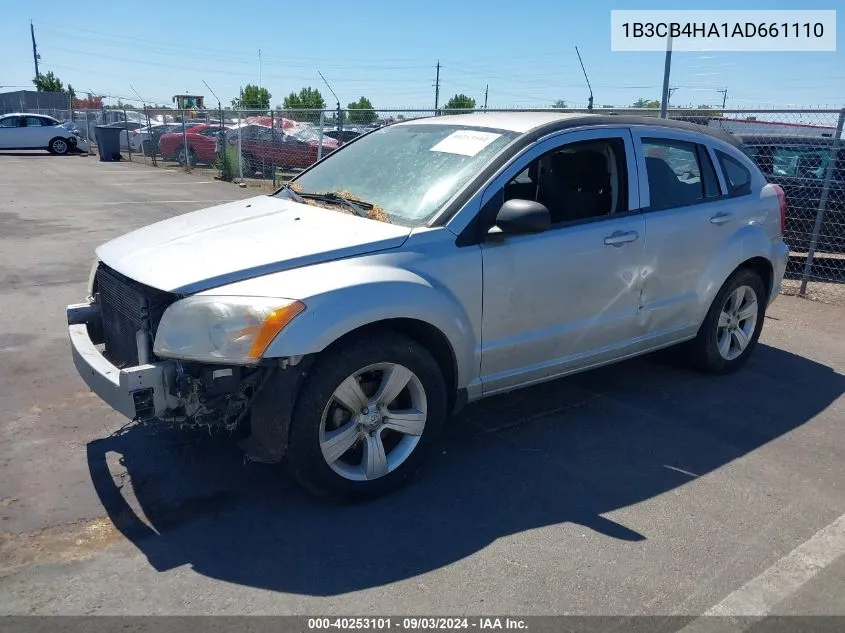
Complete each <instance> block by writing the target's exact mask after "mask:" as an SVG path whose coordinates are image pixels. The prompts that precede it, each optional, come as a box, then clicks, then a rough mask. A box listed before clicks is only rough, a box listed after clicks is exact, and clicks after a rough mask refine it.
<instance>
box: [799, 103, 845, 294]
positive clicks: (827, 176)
mask: <svg viewBox="0 0 845 633" xmlns="http://www.w3.org/2000/svg"><path fill="white" fill-rule="evenodd" d="M843 124H845V108H843V109H842V110H840V111H839V120H838V121H837V122H836V133H835V134H834V137H833V145H832V146H831V148H830V160H829V161H828V163H827V169H826V170H825V172H824V184H823V185H822V195H821V197H820V198H819V207H818V210H817V211H816V223H815V225H813V235H812V237H811V238H810V248H809V249H808V250H807V260H806V261H805V262H804V273H803V274H802V275H801V288H800V289H799V290H798V296H800V297H803V296H804V295H805V294H806V292H807V281H808V280H809V277H810V272H811V271H812V269H813V259H814V258H815V256H816V245H817V244H818V241H819V233H820V232H821V228H822V221H823V220H824V212H825V209H826V207H827V198H828V196H829V195H830V184H831V182H832V181H833V174H834V170H835V169H836V159H837V158H838V157H839V146H840V144H841V143H842V128H843Z"/></svg>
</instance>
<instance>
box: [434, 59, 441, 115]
mask: <svg viewBox="0 0 845 633" xmlns="http://www.w3.org/2000/svg"><path fill="white" fill-rule="evenodd" d="M439 104H440V60H439V59H438V60H437V75H436V78H435V80H434V116H437V106H438V105H439Z"/></svg>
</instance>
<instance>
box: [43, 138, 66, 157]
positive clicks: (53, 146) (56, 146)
mask: <svg viewBox="0 0 845 633" xmlns="http://www.w3.org/2000/svg"><path fill="white" fill-rule="evenodd" d="M47 149H48V150H49V152H50V153H51V154H55V155H56V156H64V155H65V154H67V153H68V152H69V151H70V143H69V142H68V141H67V139H63V138H62V137H61V136H57V137H56V138H54V139H52V140H51V141H50V144H49V145H48V146H47Z"/></svg>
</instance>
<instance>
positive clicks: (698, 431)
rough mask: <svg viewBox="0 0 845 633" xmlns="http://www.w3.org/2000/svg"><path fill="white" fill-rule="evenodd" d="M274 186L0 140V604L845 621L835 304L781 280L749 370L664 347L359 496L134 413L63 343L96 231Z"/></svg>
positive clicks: (51, 609) (531, 401) (474, 411)
mask: <svg viewBox="0 0 845 633" xmlns="http://www.w3.org/2000/svg"><path fill="white" fill-rule="evenodd" d="M257 193H258V192H257V191H256V190H250V189H241V188H238V187H237V186H234V185H232V184H229V183H222V182H219V181H216V180H213V179H209V178H208V176H207V175H204V174H184V173H181V172H178V171H168V170H164V169H155V168H150V167H145V166H143V165H138V164H128V163H116V164H113V163H101V162H99V161H98V160H97V159H96V157H84V156H81V157H77V156H70V157H53V156H49V155H47V154H43V155H42V154H40V153H29V154H27V153H15V154H11V153H8V154H0V227H2V229H0V411H2V415H0V614H243V613H250V614H341V615H342V614H350V613H353V614H393V615H402V614H441V615H443V614H460V613H464V614H491V613H492V614H517V615H529V614H534V615H536V614H596V615H623V614H624V615H670V614H671V615H700V614H704V613H717V614H727V615H743V614H752V615H755V614H756V615H765V614H769V613H784V614H797V615H808V614H838V615H845V600H843V590H842V587H845V557H843V554H845V519H843V518H842V517H843V514H845V468H843V463H845V433H843V421H845V396H843V393H845V336H843V334H845V308H843V307H841V306H839V307H837V306H830V305H823V304H820V303H815V302H811V301H807V300H802V299H798V298H794V297H781V298H779V299H778V300H777V301H776V302H775V304H774V305H773V306H772V307H771V309H770V313H769V316H768V318H767V320H766V325H765V327H764V330H763V335H762V338H761V345H760V346H759V348H758V349H757V350H756V352H755V354H754V356H753V357H752V359H751V361H750V362H749V364H748V365H747V366H746V368H744V369H743V370H742V371H741V372H739V373H737V374H735V375H733V376H729V377H725V378H713V377H706V376H701V375H699V374H696V373H692V372H689V371H687V370H684V369H680V368H678V367H677V366H675V365H674V364H673V363H672V362H671V359H669V358H667V357H665V356H663V355H658V356H654V357H648V358H643V359H637V360H633V361H629V362H625V363H622V364H619V365H616V366H613V367H607V368H604V369H601V370H596V371H593V372H589V373H585V374H581V375H578V376H573V377H570V378H568V379H564V380H560V381H555V382H552V383H547V384H544V385H540V386H537V387H534V388H531V389H526V390H522V391H520V392H516V393H513V394H510V395H506V396H500V397H496V398H493V399H490V400H487V401H484V402H481V403H479V404H477V405H473V406H470V407H468V408H467V409H466V410H465V411H464V412H463V413H462V414H461V415H460V416H459V417H458V418H457V419H456V420H454V421H453V422H452V423H451V424H450V426H449V429H448V433H447V437H446V438H445V441H444V444H443V447H442V451H441V452H440V453H439V455H437V456H436V458H435V459H434V460H432V462H431V463H430V464H429V466H428V468H427V469H426V471H425V473H424V475H423V477H422V478H421V479H420V480H419V481H417V482H415V483H414V484H413V485H411V486H409V487H407V488H405V489H403V490H401V491H400V492H398V493H396V494H394V495H392V496H390V497H387V498H384V499H380V500H378V501H376V502H373V503H369V504H366V505H361V506H342V507H337V506H328V505H325V504H322V503H321V502H319V501H317V500H315V499H313V498H311V497H310V496H308V495H307V494H305V493H303V492H301V491H300V490H299V488H298V487H297V486H296V485H295V484H294V483H293V482H292V481H291V480H290V479H289V478H288V476H287V475H286V474H285V472H284V470H283V469H282V468H281V467H279V466H277V465H263V464H255V463H246V462H245V461H244V459H243V456H242V455H241V454H240V453H239V451H238V450H237V448H236V447H234V446H233V445H232V443H231V442H230V441H229V440H228V438H226V437H224V436H219V435H209V434H208V433H203V432H197V431H189V430H182V431H179V430H170V429H156V428H138V427H132V426H130V427H128V428H124V426H125V420H124V419H122V418H121V417H120V416H119V415H118V414H116V413H114V412H112V411H111V410H110V409H109V408H108V407H107V406H105V405H104V404H103V403H102V402H100V401H99V400H98V399H97V398H96V397H95V396H94V395H93V394H91V393H90V392H89V391H88V390H87V389H86V387H85V385H84V384H83V382H82V381H81V379H80V378H79V377H78V376H77V374H76V372H75V370H74V368H73V364H72V361H71V357H70V352H69V344H68V339H67V330H66V323H65V313H64V309H65V306H66V305H67V304H69V303H74V302H78V301H80V300H82V299H83V298H84V294H85V286H86V281H87V278H88V274H89V270H90V267H91V264H92V262H93V249H94V248H95V247H96V246H97V245H98V244H100V243H102V242H104V241H106V240H107V239H109V238H112V237H115V236H117V235H120V234H122V233H124V232H126V231H128V230H130V229H133V228H136V227H140V226H143V225H145V224H148V223H150V222H153V221H156V220H158V219H162V218H165V217H169V216H172V215H175V214H179V213H184V212H188V211H191V210H194V209H198V208H202V207H205V206H210V205H211V204H214V203H217V202H224V201H229V200H234V199H239V198H244V197H248V196H250V195H256V194H257ZM234 256H236V254H233V257H234Z"/></svg>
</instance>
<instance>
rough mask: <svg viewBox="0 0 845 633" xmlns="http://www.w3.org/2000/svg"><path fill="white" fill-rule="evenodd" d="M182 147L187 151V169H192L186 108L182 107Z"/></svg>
mask: <svg viewBox="0 0 845 633" xmlns="http://www.w3.org/2000/svg"><path fill="white" fill-rule="evenodd" d="M182 149H183V150H184V152H185V171H191V154H190V153H189V152H188V128H187V127H185V110H184V108H183V109H182Z"/></svg>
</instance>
